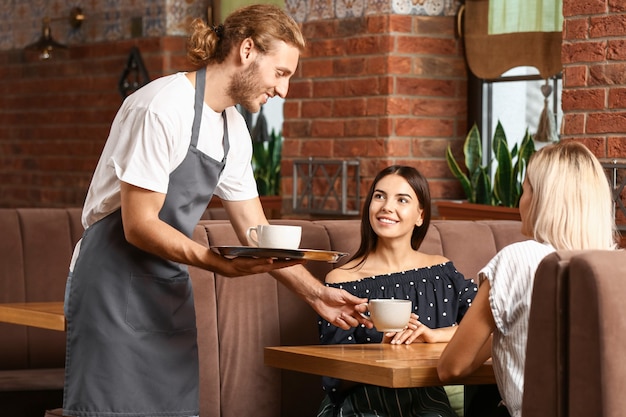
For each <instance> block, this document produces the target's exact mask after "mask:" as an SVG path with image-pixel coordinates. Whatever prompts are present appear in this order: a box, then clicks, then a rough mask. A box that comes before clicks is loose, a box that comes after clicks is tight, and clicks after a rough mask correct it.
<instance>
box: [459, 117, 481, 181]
mask: <svg viewBox="0 0 626 417" xmlns="http://www.w3.org/2000/svg"><path fill="white" fill-rule="evenodd" d="M463 153H464V154H465V166H466V167H467V170H468V172H469V176H470V177H472V175H474V173H475V172H477V171H478V170H479V169H480V164H481V163H482V162H483V146H482V141H481V139H480V131H479V130H478V126H477V125H476V123H474V125H473V126H472V128H471V129H470V131H469V132H468V134H467V136H466V138H465V143H464V144H463Z"/></svg>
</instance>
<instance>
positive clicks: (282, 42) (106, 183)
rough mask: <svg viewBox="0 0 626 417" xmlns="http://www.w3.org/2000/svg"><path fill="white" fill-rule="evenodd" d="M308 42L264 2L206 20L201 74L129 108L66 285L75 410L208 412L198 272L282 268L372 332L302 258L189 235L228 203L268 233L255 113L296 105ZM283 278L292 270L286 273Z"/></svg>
mask: <svg viewBox="0 0 626 417" xmlns="http://www.w3.org/2000/svg"><path fill="white" fill-rule="evenodd" d="M304 46H305V42H304V38H303V36H302V33H301V32H300V30H299V28H298V26H297V24H296V23H295V22H294V21H293V20H292V19H291V18H290V17H289V16H288V15H287V14H285V13H284V12H283V11H282V9H280V8H278V7H276V6H272V5H253V6H248V7H245V8H242V9H239V10H237V11H235V12H234V13H233V14H231V15H230V16H229V17H228V18H226V20H225V22H224V24H223V25H219V26H217V27H209V26H207V25H206V24H204V23H203V22H202V21H196V22H194V27H193V32H192V35H191V38H190V42H189V58H190V60H191V62H192V63H193V64H194V65H196V66H197V67H198V68H200V69H199V70H198V71H196V72H189V73H177V74H174V75H170V76H165V77H162V78H159V79H157V80H155V81H152V82H151V83H149V84H148V85H146V86H144V87H143V88H141V89H140V90H138V91H137V92H135V93H134V94H132V95H131V96H129V97H128V98H127V99H126V100H125V101H124V103H123V105H122V106H121V108H120V110H119V111H118V113H117V115H116V117H115V119H114V121H113V124H112V126H111V131H110V133H109V137H108V139H107V142H106V145H105V147H104V150H103V152H102V155H101V158H100V161H99V162H98V166H97V167H96V170H95V172H94V175H93V178H92V182H91V185H90V187H89V191H88V194H87V198H86V200H85V205H84V209H83V218H82V220H83V226H84V227H85V232H84V234H83V237H82V239H81V240H80V242H78V244H77V246H76V248H75V250H74V256H73V257H72V262H71V264H70V273H69V276H68V281H67V288H66V295H65V309H66V311H65V314H66V317H67V361H66V378H65V391H64V404H63V408H64V414H66V415H70V416H90V417H93V416H124V417H128V416H133V417H142V416H151V417H153V416H184V417H186V416H195V415H198V413H199V411H198V409H199V405H198V384H199V377H198V352H197V343H196V323H195V311H194V305H193V292H192V288H191V282H190V279H189V274H188V271H187V265H193V266H196V267H200V268H204V269H207V270H210V271H214V272H216V273H219V274H221V275H224V276H232V277H234V276H241V275H247V274H256V273H262V272H268V271H273V272H272V274H273V275H274V276H275V277H276V278H277V279H278V280H280V282H282V283H283V284H285V285H286V286H287V287H289V288H290V289H291V290H293V291H294V292H295V293H297V294H298V295H299V296H300V297H301V298H303V299H304V300H306V301H307V302H308V303H309V304H310V305H311V306H312V307H313V308H314V309H315V310H316V311H317V312H318V313H319V314H320V315H321V316H322V317H324V318H326V319H327V320H328V321H330V322H332V323H333V324H335V325H337V326H339V327H342V328H345V329H347V328H349V327H351V326H356V325H358V324H359V323H363V324H365V325H366V326H368V327H371V323H370V322H369V321H367V320H365V319H364V318H362V317H361V315H360V314H359V313H360V312H362V309H363V308H364V307H363V306H359V304H361V303H364V302H366V301H367V300H364V299H360V298H356V297H354V296H352V295H350V294H348V293H347V292H345V291H342V290H338V289H333V288H328V287H325V286H324V285H323V284H321V283H320V281H318V280H317V279H316V278H315V277H313V276H312V275H310V274H309V273H308V272H307V271H306V270H305V269H304V268H303V267H302V266H301V265H297V264H298V263H300V262H299V261H277V260H268V259H252V258H235V259H227V258H224V257H222V256H220V255H218V254H216V253H215V252H213V251H211V250H210V248H207V247H205V246H202V245H200V244H198V243H196V242H194V241H193V240H192V239H191V234H192V231H193V229H194V227H195V225H196V224H197V222H198V220H199V219H200V217H201V215H202V213H203V212H204V210H205V209H206V207H207V204H208V203H209V201H210V199H211V197H212V196H213V195H214V194H215V195H218V196H219V197H220V198H221V199H222V201H223V204H224V207H225V209H226V211H227V213H228V215H229V218H230V220H231V223H232V225H233V227H234V229H235V231H236V232H237V235H238V236H239V239H240V240H241V242H242V243H243V244H247V243H248V242H247V239H246V237H245V231H246V230H247V228H248V227H250V226H256V225H258V224H266V223H267V219H266V218H265V215H264V213H263V209H262V207H261V204H260V202H259V198H258V193H257V190H256V184H255V180H254V176H253V174H252V168H251V163H250V160H251V156H252V145H251V139H250V135H249V132H248V129H247V126H246V124H245V121H244V119H243V117H242V116H241V115H240V114H239V112H238V111H237V109H236V108H235V107H234V106H235V105H236V104H241V105H242V106H244V107H245V108H246V109H247V110H249V111H250V112H253V113H254V112H257V111H259V109H260V107H261V105H262V104H264V103H265V102H267V100H268V99H269V98H271V97H274V96H280V97H285V96H286V94H287V90H288V87H289V79H290V78H291V76H292V75H293V73H294V72H295V70H296V67H297V64H298V59H299V55H300V52H301V50H303V48H304ZM281 268H285V269H281Z"/></svg>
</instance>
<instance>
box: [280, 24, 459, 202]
mask: <svg viewBox="0 0 626 417" xmlns="http://www.w3.org/2000/svg"><path fill="white" fill-rule="evenodd" d="M454 25H455V20H454V17H450V16H436V17H427V16H400V15H374V16H367V17H362V18H350V19H327V20H317V21H312V22H306V23H304V24H303V31H304V34H305V37H306V39H307V41H308V48H307V52H306V53H305V54H304V55H303V56H302V58H301V60H300V66H299V69H298V72H297V74H296V76H294V78H293V80H292V82H291V87H290V90H289V94H288V97H287V100H286V102H285V107H284V116H285V122H284V127H283V129H284V130H283V133H284V136H285V143H284V149H283V161H282V173H283V177H282V178H283V179H282V193H283V196H285V197H286V199H289V198H290V197H291V194H292V187H293V181H292V163H293V160H294V159H301V158H303V157H314V158H321V159H358V160H359V161H360V164H361V168H360V172H361V178H362V179H361V184H358V186H359V187H361V195H364V194H365V193H366V191H367V187H368V186H369V184H370V183H371V181H372V178H373V176H374V175H375V174H376V173H377V172H378V171H379V170H380V169H381V168H383V167H385V166H387V165H389V164H392V163H399V164H411V165H414V166H416V167H418V168H419V169H420V170H421V171H422V173H423V174H425V175H426V176H427V177H428V178H429V179H430V184H431V189H432V193H433V198H453V197H458V196H460V195H461V194H462V191H461V190H460V186H459V185H458V181H455V180H453V177H452V176H451V174H450V173H449V170H448V167H447V165H446V162H445V159H444V154H445V148H446V146H447V144H448V143H449V141H450V140H451V139H453V140H456V142H457V143H456V145H455V146H459V147H460V146H462V139H463V138H464V137H465V132H466V129H467V126H466V124H467V122H466V113H467V110H466V97H467V94H466V90H467V87H466V84H467V75H466V69H465V61H464V59H463V54H462V49H461V42H460V41H459V40H458V39H457V38H456V37H455V32H454V29H455V26H454ZM355 187H356V184H350V187H349V190H351V191H352V192H354V189H355ZM285 208H286V209H289V208H288V207H285Z"/></svg>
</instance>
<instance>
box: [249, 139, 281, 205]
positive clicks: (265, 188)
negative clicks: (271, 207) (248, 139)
mask: <svg viewBox="0 0 626 417" xmlns="http://www.w3.org/2000/svg"><path fill="white" fill-rule="evenodd" d="M282 149H283V136H282V135H281V134H280V133H276V132H275V131H274V129H272V132H271V133H270V134H269V137H268V139H267V140H264V141H254V140H253V141H252V169H253V171H254V178H255V179H256V184H257V189H258V190H259V195H278V194H280V159H281V153H282Z"/></svg>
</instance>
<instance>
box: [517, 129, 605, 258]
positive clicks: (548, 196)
mask: <svg viewBox="0 0 626 417" xmlns="http://www.w3.org/2000/svg"><path fill="white" fill-rule="evenodd" d="M526 176H527V179H528V182H529V185H530V186H531V189H532V198H531V201H530V207H529V211H528V220H529V223H530V224H531V228H532V233H533V238H534V239H535V240H537V241H538V242H547V243H550V244H551V245H552V246H554V247H555V248H556V249H557V250H561V249H569V250H577V249H614V248H615V247H616V244H615V242H616V236H617V235H616V233H617V232H616V227H615V218H614V213H613V210H614V203H613V198H612V195H611V189H610V186H609V182H608V179H607V177H606V174H605V173H604V170H603V168H602V165H600V162H599V161H598V160H597V158H596V157H595V156H594V155H593V154H592V153H591V151H589V149H587V147H585V146H584V145H582V144H580V143H578V142H573V141H567V142H560V143H558V144H555V145H549V146H546V147H545V148H542V149H540V150H539V151H537V153H535V154H534V155H533V156H532V157H531V159H530V161H529V163H528V170H527V174H526Z"/></svg>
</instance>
